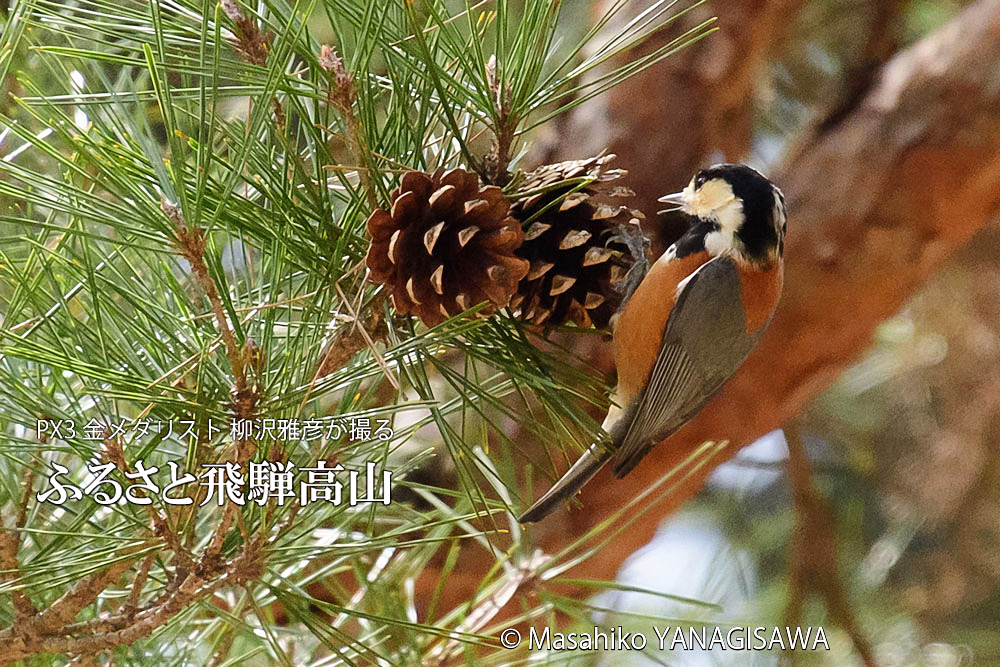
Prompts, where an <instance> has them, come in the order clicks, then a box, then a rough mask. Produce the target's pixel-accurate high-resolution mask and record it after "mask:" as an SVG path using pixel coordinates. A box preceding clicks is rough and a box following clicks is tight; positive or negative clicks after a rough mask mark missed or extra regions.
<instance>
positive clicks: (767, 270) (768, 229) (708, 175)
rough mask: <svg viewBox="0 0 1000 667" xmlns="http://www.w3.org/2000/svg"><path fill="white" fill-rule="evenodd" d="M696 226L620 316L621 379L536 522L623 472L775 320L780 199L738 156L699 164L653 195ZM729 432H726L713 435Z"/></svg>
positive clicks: (684, 417) (533, 512) (534, 510)
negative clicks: (607, 473)
mask: <svg viewBox="0 0 1000 667" xmlns="http://www.w3.org/2000/svg"><path fill="white" fill-rule="evenodd" d="M660 201H662V202H668V203H671V204H675V205H677V206H679V207H680V210H681V211H682V212H684V213H685V214H687V215H688V216H689V217H690V223H691V226H690V228H689V229H688V231H687V232H686V233H685V234H684V236H682V237H681V238H680V239H679V240H678V241H677V242H676V243H674V244H673V245H672V246H670V248H669V249H668V250H667V251H666V252H665V253H663V255H662V256H661V257H660V258H659V259H658V260H657V261H656V263H655V264H653V266H652V267H651V268H650V269H649V271H648V273H646V275H645V277H644V278H643V279H642V282H641V283H639V286H638V287H637V288H636V289H635V291H634V292H633V294H632V296H631V297H630V298H629V300H628V301H627V302H626V304H625V306H624V308H623V310H622V311H621V312H620V313H619V314H618V316H617V321H616V322H615V324H614V337H613V348H614V355H615V364H616V366H617V368H618V387H617V388H616V390H615V394H614V396H613V400H612V405H611V409H610V410H609V411H608V416H607V418H606V419H605V420H604V424H603V429H604V431H605V433H606V437H605V438H604V439H602V440H600V441H598V442H595V443H594V444H592V445H591V446H590V447H589V448H588V449H587V451H586V452H584V454H583V456H581V457H580V459H579V460H578V461H577V462H576V463H575V464H573V466H572V467H571V468H570V469H569V471H568V472H567V473H566V474H565V475H563V477H562V478H561V479H560V480H559V481H558V482H556V483H555V485H554V486H553V487H552V488H551V489H550V490H549V491H548V492H546V493H545V495H543V496H542V497H541V498H540V499H539V500H538V502H536V503H535V504H534V505H532V506H531V508H530V509H528V511H527V512H525V513H524V515H522V516H521V518H520V521H521V522H524V523H529V522H533V521H538V520H540V519H542V518H543V517H545V516H547V515H548V514H549V513H550V512H552V511H553V510H554V509H556V507H558V506H559V504H560V503H561V502H562V501H563V500H566V499H568V498H570V497H572V496H573V495H575V494H576V492H577V491H579V490H580V488H581V487H582V486H583V485H584V484H586V483H587V481H588V480H590V478H591V477H593V476H594V474H596V473H597V471H598V470H600V469H601V467H602V466H603V465H604V464H605V463H607V462H608V461H609V460H610V461H611V464H612V466H613V469H614V473H615V476H616V477H618V478H621V477H624V476H625V475H626V474H628V472H629V471H630V470H632V468H634V467H635V466H636V464H638V463H639V461H640V460H641V459H642V457H643V456H645V455H646V453H647V452H649V450H650V449H652V447H653V446H654V445H656V444H657V443H659V442H661V441H662V440H664V439H666V438H667V437H668V436H670V435H671V434H672V433H673V432H674V431H676V430H677V429H679V428H680V427H681V426H683V425H684V424H685V423H687V422H688V420H690V419H691V418H692V417H694V415H695V414H697V413H698V412H699V411H700V410H701V409H702V408H703V407H704V406H705V404H706V403H708V401H709V400H710V399H711V398H712V397H713V396H715V395H716V394H717V393H718V392H719V390H720V389H721V388H722V385H723V384H724V383H725V382H726V380H728V379H729V378H730V377H732V376H733V374H734V373H735V372H736V370H737V369H738V368H739V367H740V365H742V363H743V361H744V359H746V357H747V355H748V354H749V353H750V351H751V350H752V349H753V348H754V346H755V345H756V344H757V342H758V341H759V340H760V338H761V335H762V334H763V332H764V329H765V327H766V326H767V324H768V322H769V321H770V320H771V316H772V314H773V313H774V309H775V306H777V304H778V297H779V296H780V294H781V284H782V277H783V263H782V252H783V251H784V238H785V198H784V195H782V193H781V190H779V189H778V188H777V187H775V186H774V185H773V184H772V183H771V182H770V181H769V180H767V178H765V177H764V176H762V175H761V174H760V173H759V172H757V171H755V170H754V169H751V168H750V167H746V166H743V165H739V164H718V165H715V166H713V167H709V168H708V169H703V170H702V171H700V172H698V174H697V175H695V177H694V178H693V179H691V182H690V183H689V184H688V186H687V187H686V188H685V189H684V190H683V191H682V192H679V193H677V194H674V195H668V196H666V197H663V198H661V199H660ZM720 435H724V434H720Z"/></svg>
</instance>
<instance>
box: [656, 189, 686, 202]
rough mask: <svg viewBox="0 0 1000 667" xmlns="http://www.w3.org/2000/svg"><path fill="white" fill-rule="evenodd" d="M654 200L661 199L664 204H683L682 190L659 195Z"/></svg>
mask: <svg viewBox="0 0 1000 667" xmlns="http://www.w3.org/2000/svg"><path fill="white" fill-rule="evenodd" d="M656 201H661V202H663V203H664V204H673V205H675V206H683V205H684V192H683V191H682V192H675V193H674V194H672V195H665V196H663V197H660V198H659V199H657V200H656Z"/></svg>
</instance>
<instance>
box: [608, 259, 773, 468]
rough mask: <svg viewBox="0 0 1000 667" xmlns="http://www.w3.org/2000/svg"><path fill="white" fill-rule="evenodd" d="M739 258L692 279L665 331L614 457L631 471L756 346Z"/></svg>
mask: <svg viewBox="0 0 1000 667" xmlns="http://www.w3.org/2000/svg"><path fill="white" fill-rule="evenodd" d="M740 289H741V287H740V275H739V272H738V271H737V268H736V263H735V262H734V261H733V260H732V259H730V258H728V257H715V258H713V259H711V260H709V261H708V262H706V263H705V264H703V265H702V266H701V267H700V268H699V269H698V270H697V271H695V273H694V274H692V276H691V277H690V278H689V279H688V281H687V284H685V285H684V287H683V288H682V289H681V292H680V294H679V295H678V296H677V301H676V303H675V304H674V309H673V311H672V312H671V314H670V318H669V319H668V320H667V326H666V328H665V330H664V332H663V342H662V344H661V346H660V352H659V355H658V356H657V358H656V362H655V363H654V364H653V370H652V371H651V372H650V375H649V381H648V382H647V383H646V388H645V389H644V390H643V392H642V394H641V395H640V396H639V399H638V402H637V405H638V407H637V408H636V409H635V412H634V413H633V416H632V419H631V422H630V423H629V427H628V429H627V430H626V431H625V434H624V436H623V438H622V441H621V444H620V445H619V446H618V448H617V451H616V452H615V454H614V457H613V459H612V462H613V465H614V473H615V475H616V476H618V477H622V476H624V475H625V474H627V473H628V472H629V471H630V470H632V468H634V467H635V466H636V464H638V463H639V461H640V460H641V459H642V457H643V456H645V455H646V453H647V452H648V451H649V450H650V449H651V448H652V447H653V446H654V445H655V444H657V443H658V442H660V441H661V440H663V439H664V438H666V437H667V436H669V435H670V434H671V433H673V432H674V431H676V430H677V429H679V428H680V427H681V426H683V425H684V423H685V422H686V421H687V420H688V419H690V418H691V417H692V416H694V414H695V413H697V412H698V411H700V410H701V409H702V408H703V407H704V406H705V404H706V403H708V401H709V400H711V399H712V397H713V396H715V395H716V394H717V393H718V392H719V390H720V389H721V388H722V385H723V384H724V383H725V382H726V380H728V379H729V378H730V377H732V375H733V374H734V373H735V372H736V370H737V369H738V368H739V367H740V365H741V364H742V363H743V361H744V360H745V359H746V357H747V355H748V354H749V353H750V350H752V349H753V347H754V345H756V343H757V341H758V339H759V338H760V334H761V332H762V331H763V327H761V328H760V329H759V330H758V331H756V332H754V333H752V334H748V333H747V332H746V315H745V313H744V310H743V299H742V295H741V291H740Z"/></svg>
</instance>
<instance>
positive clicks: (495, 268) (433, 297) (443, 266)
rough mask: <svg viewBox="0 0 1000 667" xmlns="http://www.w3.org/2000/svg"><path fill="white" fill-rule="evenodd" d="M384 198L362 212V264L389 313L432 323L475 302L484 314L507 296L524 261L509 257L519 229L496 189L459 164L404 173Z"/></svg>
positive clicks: (520, 233)
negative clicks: (380, 286)
mask: <svg viewBox="0 0 1000 667" xmlns="http://www.w3.org/2000/svg"><path fill="white" fill-rule="evenodd" d="M391 199H392V205H391V206H390V208H389V210H388V211H386V210H383V209H377V210H375V211H374V212H372V214H371V217H369V218H368V234H369V235H370V236H371V237H372V244H371V247H370V248H369V249H368V258H367V260H366V263H367V265H368V268H369V269H370V270H371V277H372V279H373V280H376V281H378V282H381V283H385V284H386V285H387V286H388V287H389V289H390V290H392V303H393V306H394V307H395V309H396V311H397V312H399V313H402V314H408V313H410V314H414V315H416V316H417V317H419V318H420V319H421V320H422V321H423V323H424V324H426V325H427V326H434V325H435V324H439V323H440V322H442V321H444V320H445V319H446V318H448V317H451V316H453V315H457V314H459V313H461V312H462V311H464V310H467V309H469V308H471V307H472V306H475V305H476V304H478V303H481V302H483V301H489V302H490V305H489V306H488V307H487V308H485V309H484V310H481V311H479V314H480V315H484V316H485V315H489V314H492V313H493V311H494V310H495V309H496V308H503V307H504V306H506V305H507V304H508V303H509V302H510V297H511V296H512V295H513V294H514V293H515V292H516V291H517V285H518V282H519V281H520V280H521V279H522V278H524V276H525V275H526V274H527V273H528V261H527V260H526V259H522V258H520V257H517V256H516V255H515V251H516V250H517V249H518V247H520V245H521V243H522V242H523V241H524V232H523V231H522V229H521V225H520V223H519V222H518V221H517V220H516V219H515V218H512V217H511V216H510V202H509V201H507V199H506V197H504V195H503V192H502V191H501V190H500V188H498V187H496V186H486V187H480V185H479V177H478V176H477V175H476V174H475V173H472V172H468V171H465V170H464V169H450V170H448V171H444V170H443V169H438V170H437V171H435V172H434V173H433V174H425V173H423V172H419V171H410V172H407V173H406V174H405V175H404V176H403V180H402V182H401V183H400V186H399V189H398V190H396V191H394V192H393V193H392V196H391Z"/></svg>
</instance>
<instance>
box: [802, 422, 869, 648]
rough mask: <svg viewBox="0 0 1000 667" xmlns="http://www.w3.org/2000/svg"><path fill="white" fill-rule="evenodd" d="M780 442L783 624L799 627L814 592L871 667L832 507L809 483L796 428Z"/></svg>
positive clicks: (804, 454) (807, 466) (804, 456)
mask: <svg viewBox="0 0 1000 667" xmlns="http://www.w3.org/2000/svg"><path fill="white" fill-rule="evenodd" d="M785 442H786V443H787V445H788V478H789V481H790V482H791V485H792V495H793V497H794V499H795V535H794V537H793V545H792V554H791V559H790V562H789V579H790V580H791V583H790V592H789V598H788V607H787V609H786V613H785V619H786V622H787V623H788V625H789V626H794V625H798V624H799V622H800V621H801V619H802V606H803V602H804V601H805V597H806V595H808V594H809V593H810V592H812V591H815V592H817V593H819V595H820V596H821V597H822V598H823V601H824V603H825V604H826V607H827V610H828V611H829V613H830V616H831V617H832V618H833V620H834V622H836V623H837V624H838V625H840V626H841V627H842V628H843V629H844V631H845V632H846V633H847V634H848V636H849V637H850V638H851V641H852V642H853V643H854V647H855V648H856V649H857V651H858V653H860V654H861V659H862V660H863V661H864V663H865V665H866V667H875V659H874V657H873V656H872V651H871V646H870V645H869V644H868V640H867V639H865V636H864V634H863V633H862V632H861V629H860V627H859V626H858V623H857V619H856V618H855V615H854V611H853V610H852V609H851V605H850V602H849V601H848V599H847V595H846V594H845V592H844V587H843V584H842V583H841V580H840V574H839V571H838V568H837V539H836V528H835V526H834V518H833V508H832V507H831V506H830V503H829V502H828V501H827V500H826V499H825V498H823V496H822V495H821V494H820V493H819V491H818V490H817V489H816V487H815V485H814V484H813V482H812V471H811V470H810V467H809V459H808V457H807V456H806V452H805V445H804V444H803V442H802V435H801V434H800V433H799V430H798V427H797V426H786V427H785Z"/></svg>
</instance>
